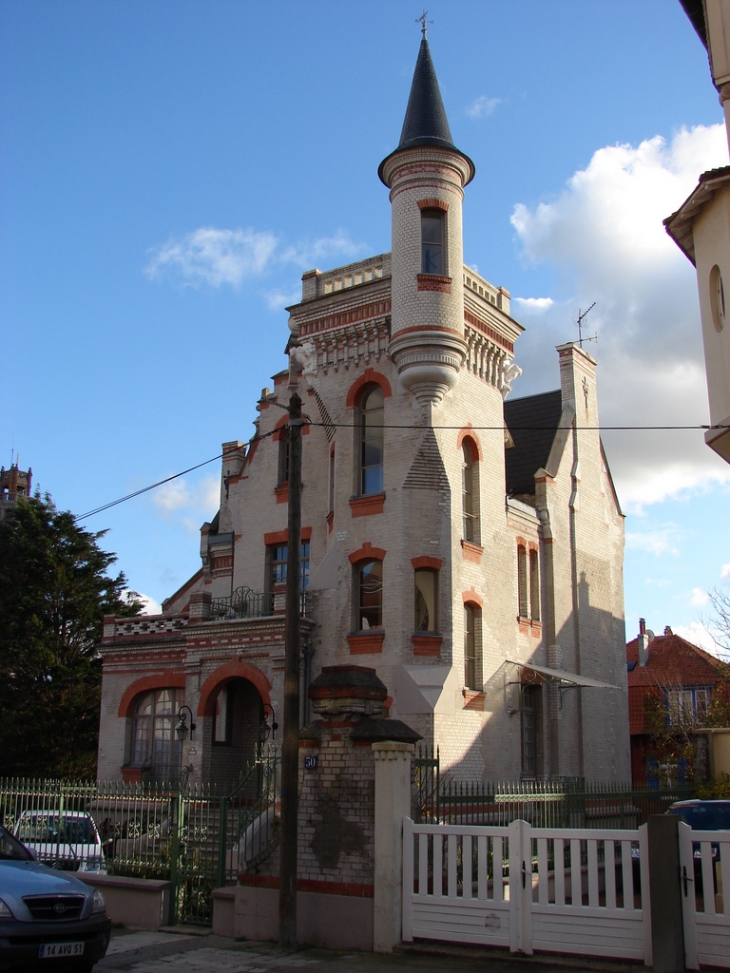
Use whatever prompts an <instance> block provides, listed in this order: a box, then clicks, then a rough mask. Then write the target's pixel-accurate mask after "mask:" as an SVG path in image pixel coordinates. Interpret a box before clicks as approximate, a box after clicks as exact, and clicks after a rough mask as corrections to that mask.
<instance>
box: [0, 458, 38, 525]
mask: <svg viewBox="0 0 730 973" xmlns="http://www.w3.org/2000/svg"><path fill="white" fill-rule="evenodd" d="M32 479H33V470H31V469H28V470H27V471H24V470H21V469H19V467H18V464H17V463H16V464H15V465H14V466H13V465H11V467H10V469H9V470H6V469H5V467H4V466H3V467H2V468H0V520H2V519H3V517H4V516H5V514H6V512H7V511H9V510H12V508H13V507H14V506H15V504H16V503H17V502H18V497H29V496H30V484H31V480H32Z"/></svg>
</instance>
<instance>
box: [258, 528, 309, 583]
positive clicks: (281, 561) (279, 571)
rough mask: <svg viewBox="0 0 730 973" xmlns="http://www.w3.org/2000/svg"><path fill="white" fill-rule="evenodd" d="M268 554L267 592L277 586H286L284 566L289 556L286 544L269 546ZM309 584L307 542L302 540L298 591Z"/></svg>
mask: <svg viewBox="0 0 730 973" xmlns="http://www.w3.org/2000/svg"><path fill="white" fill-rule="evenodd" d="M268 554H269V591H274V590H275V589H276V587H277V585H283V584H286V565H287V559H288V556H289V545H288V544H271V545H269V549H268ZM308 584H309V541H308V540H303V541H302V542H301V544H300V546H299V590H300V591H304V589H305V588H306V587H307V585H308Z"/></svg>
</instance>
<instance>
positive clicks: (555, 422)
mask: <svg viewBox="0 0 730 973" xmlns="http://www.w3.org/2000/svg"><path fill="white" fill-rule="evenodd" d="M562 410H563V405H562V396H561V394H560V390H559V389H558V390H556V391H554V392H542V393H541V394H539V395H527V396H525V397H524V398H521V399H507V401H506V402H505V403H504V421H505V423H506V424H507V428H508V429H509V432H510V435H511V437H512V441H513V443H514V448H512V449H507V450H505V454H504V455H505V474H506V480H507V495H508V496H515V495H519V494H521V493H528V494H532V493H534V492H535V473H536V472H537V471H538V470H539V469H540V468H541V467H545V466H546V465H547V461H548V456H549V455H550V450H551V448H552V445H553V442H554V440H555V433H556V430H557V428H558V426H559V425H560V416H561V414H562Z"/></svg>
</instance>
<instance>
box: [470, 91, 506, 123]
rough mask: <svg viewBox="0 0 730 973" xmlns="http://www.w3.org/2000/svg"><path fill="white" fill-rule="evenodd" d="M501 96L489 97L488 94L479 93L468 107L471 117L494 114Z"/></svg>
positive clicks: (483, 116) (484, 116) (485, 116)
mask: <svg viewBox="0 0 730 973" xmlns="http://www.w3.org/2000/svg"><path fill="white" fill-rule="evenodd" d="M499 102H500V99H499V98H488V97H487V95H479V97H478V98H475V99H474V101H473V102H472V103H471V105H469V107H468V108H467V109H466V114H467V115H468V116H469V118H487V117H488V116H489V115H493V114H494V109H495V108H496V107H497V105H498V104H499Z"/></svg>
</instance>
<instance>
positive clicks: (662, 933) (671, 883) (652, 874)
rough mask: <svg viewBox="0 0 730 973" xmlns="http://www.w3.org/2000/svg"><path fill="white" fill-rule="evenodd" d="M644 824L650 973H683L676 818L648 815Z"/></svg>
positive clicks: (682, 937)
mask: <svg viewBox="0 0 730 973" xmlns="http://www.w3.org/2000/svg"><path fill="white" fill-rule="evenodd" d="M647 824H648V828H647V831H648V837H649V903H650V906H651V938H652V953H653V960H654V973H684V971H685V963H684V935H683V927H682V890H681V883H680V868H679V832H678V829H677V825H678V824H679V819H678V818H677V817H675V816H674V815H673V814H652V815H650V817H649V820H648V822H647ZM692 878H694V875H692ZM692 889H693V892H694V883H693V885H692Z"/></svg>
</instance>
